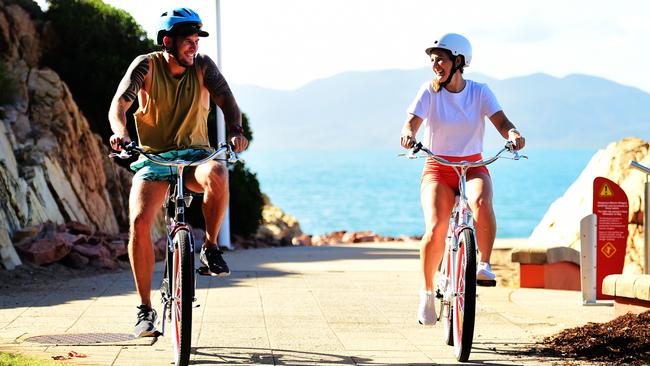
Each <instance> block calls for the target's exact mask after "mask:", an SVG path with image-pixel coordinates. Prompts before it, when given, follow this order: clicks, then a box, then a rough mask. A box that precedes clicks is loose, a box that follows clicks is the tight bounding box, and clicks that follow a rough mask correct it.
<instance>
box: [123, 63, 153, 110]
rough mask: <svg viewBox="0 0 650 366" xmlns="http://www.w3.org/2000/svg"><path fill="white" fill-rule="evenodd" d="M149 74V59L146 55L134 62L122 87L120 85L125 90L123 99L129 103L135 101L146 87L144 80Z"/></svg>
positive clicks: (125, 76)
mask: <svg viewBox="0 0 650 366" xmlns="http://www.w3.org/2000/svg"><path fill="white" fill-rule="evenodd" d="M148 73H149V58H148V57H147V56H145V55H143V56H139V57H138V58H136V59H135V60H134V61H133V63H132V64H131V67H130V68H129V71H127V74H126V75H124V79H122V85H120V88H121V89H123V92H122V99H124V100H125V101H127V102H131V101H133V100H135V97H136V95H137V94H138V91H139V90H140V89H141V88H142V86H143V85H144V78H145V76H147V74H148ZM129 74H130V75H129Z"/></svg>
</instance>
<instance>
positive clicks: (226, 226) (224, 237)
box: [215, 0, 232, 249]
mask: <svg viewBox="0 0 650 366" xmlns="http://www.w3.org/2000/svg"><path fill="white" fill-rule="evenodd" d="M215 8H216V12H217V18H216V19H217V20H216V23H217V67H218V68H219V70H221V69H222V68H223V64H222V61H221V60H222V57H221V0H215ZM216 112H217V140H218V141H219V142H226V122H225V120H224V118H223V113H222V112H221V109H219V108H217V111H216ZM227 172H228V171H227V170H226V174H227ZM226 177H227V175H226ZM217 242H218V243H219V245H220V246H222V247H226V248H228V249H232V243H231V242H230V205H228V206H226V212H225V214H224V216H223V221H222V222H221V230H219V235H218V237H217Z"/></svg>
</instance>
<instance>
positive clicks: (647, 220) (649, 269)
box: [630, 161, 650, 274]
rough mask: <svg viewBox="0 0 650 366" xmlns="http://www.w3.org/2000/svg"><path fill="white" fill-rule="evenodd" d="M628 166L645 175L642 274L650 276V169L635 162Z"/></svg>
mask: <svg viewBox="0 0 650 366" xmlns="http://www.w3.org/2000/svg"><path fill="white" fill-rule="evenodd" d="M630 166H631V167H633V168H636V169H638V170H640V171H641V172H643V173H645V174H646V175H645V192H644V195H643V196H644V197H643V203H644V208H643V247H644V249H643V261H644V262H645V263H644V265H643V273H645V274H650V228H648V226H650V212H648V211H650V168H648V167H646V166H643V165H641V164H639V163H637V162H636V161H630Z"/></svg>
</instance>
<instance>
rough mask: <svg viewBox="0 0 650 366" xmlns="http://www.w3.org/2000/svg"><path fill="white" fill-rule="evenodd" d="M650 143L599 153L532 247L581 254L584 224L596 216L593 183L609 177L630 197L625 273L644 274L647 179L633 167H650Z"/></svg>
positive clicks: (553, 209)
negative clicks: (633, 163)
mask: <svg viewBox="0 0 650 366" xmlns="http://www.w3.org/2000/svg"><path fill="white" fill-rule="evenodd" d="M649 150H650V143H649V142H648V141H644V140H642V139H639V138H625V139H623V140H621V141H618V142H614V143H611V144H609V145H608V146H607V147H606V148H605V149H603V150H600V151H598V152H597V153H596V154H595V155H594V156H593V157H592V158H591V160H590V161H589V163H588V164H587V166H586V167H585V169H584V170H583V171H582V173H581V174H580V176H579V177H578V179H576V181H575V182H574V183H573V184H572V185H571V186H570V187H569V188H568V189H567V191H566V192H565V193H564V195H563V196H562V197H560V198H559V199H558V200H556V201H555V202H553V204H551V206H550V207H549V209H548V211H547V212H546V214H545V215H544V218H543V219H542V221H541V222H540V223H539V224H538V225H537V227H536V228H535V229H534V230H533V233H532V234H531V236H530V238H529V239H528V245H529V246H538V247H555V246H566V247H570V248H573V249H575V250H577V251H580V220H581V219H582V218H583V217H585V216H587V215H589V214H591V213H592V204H593V192H592V190H593V189H592V186H593V180H594V178H595V177H599V176H600V177H605V178H608V179H610V180H612V181H614V182H615V183H617V184H618V185H619V186H621V188H622V189H623V190H624V191H625V193H626V194H627V197H628V200H629V204H630V212H629V217H628V230H629V236H628V243H627V254H626V257H625V269H624V273H642V271H643V251H644V242H643V224H644V223H643V207H644V206H643V205H644V203H643V196H644V185H645V181H646V176H645V174H644V173H642V172H640V171H639V170H637V169H634V168H631V167H630V161H631V160H634V161H637V162H638V163H640V164H642V165H644V166H647V167H650V155H648V152H649Z"/></svg>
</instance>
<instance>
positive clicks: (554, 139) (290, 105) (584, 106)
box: [232, 68, 650, 149]
mask: <svg viewBox="0 0 650 366" xmlns="http://www.w3.org/2000/svg"><path fill="white" fill-rule="evenodd" d="M430 77H431V72H430V71H429V69H428V68H424V69H418V70H385V71H371V72H346V73H342V74H338V75H335V76H332V77H330V78H326V79H320V80H316V81H313V82H311V83H309V84H307V85H305V86H303V87H301V88H299V89H296V90H291V91H283V90H271V89H264V88H261V87H257V86H251V85H232V88H233V92H234V93H235V97H236V98H237V100H238V102H239V104H240V107H241V109H242V111H243V112H245V113H246V114H247V115H248V117H249V121H250V123H251V127H252V129H253V134H254V141H253V145H252V147H253V148H254V149H267V148H282V149H289V148H386V147H397V146H398V145H397V144H398V143H399V133H400V129H401V127H402V124H403V123H404V120H405V118H406V108H407V107H408V105H409V104H410V102H411V100H412V99H413V98H414V96H415V94H416V92H417V90H418V88H419V86H420V85H421V84H422V83H423V82H425V81H427V80H428V79H429V78H430ZM466 77H467V78H468V79H472V80H475V81H479V82H484V83H487V84H488V85H489V86H490V88H491V89H492V90H493V91H494V93H495V94H496V96H497V99H498V100H499V102H500V103H501V106H502V107H503V109H504V111H505V113H506V115H507V116H508V117H509V118H510V119H511V120H512V121H513V122H514V123H515V124H516V125H517V127H518V128H519V129H520V130H521V131H522V132H523V133H524V134H525V136H526V138H527V141H528V146H529V147H530V148H570V147H577V148H600V147H604V146H605V145H606V144H607V143H609V142H612V141H616V140H619V139H621V138H623V137H626V136H638V137H641V138H644V139H646V140H647V139H650V108H648V107H649V106H650V94H648V93H645V92H643V91H642V90H639V89H637V88H633V87H628V86H624V85H621V84H617V83H615V82H612V81H609V80H606V79H602V78H598V77H593V76H587V75H569V76H566V77H564V78H556V77H553V76H549V75H546V74H533V75H529V76H523V77H516V78H511V79H505V80H497V79H492V78H490V77H487V76H485V75H481V74H472V73H468V74H466ZM487 123H488V124H489V121H488V122H487ZM486 131H487V133H486V149H488V148H496V146H497V145H500V144H501V139H500V137H499V136H498V135H497V133H496V131H495V129H494V128H493V126H492V125H491V124H489V125H488V126H487V127H486Z"/></svg>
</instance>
